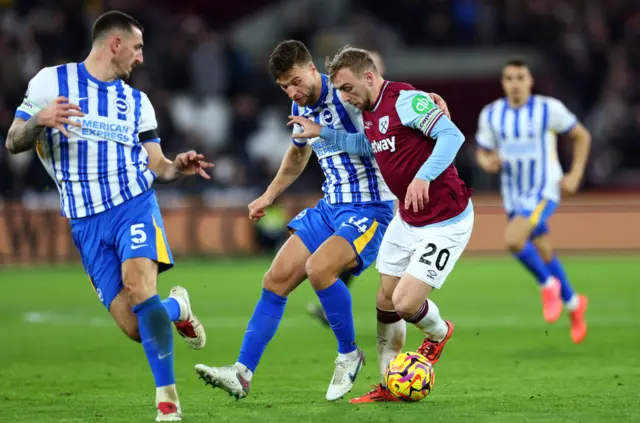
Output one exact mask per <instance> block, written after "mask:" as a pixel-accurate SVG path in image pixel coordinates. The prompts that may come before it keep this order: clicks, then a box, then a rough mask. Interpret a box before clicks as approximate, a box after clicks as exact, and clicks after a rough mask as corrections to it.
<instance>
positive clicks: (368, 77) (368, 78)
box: [364, 71, 373, 87]
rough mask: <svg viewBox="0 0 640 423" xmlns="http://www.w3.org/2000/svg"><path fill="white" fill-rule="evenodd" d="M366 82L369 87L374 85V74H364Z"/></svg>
mask: <svg viewBox="0 0 640 423" xmlns="http://www.w3.org/2000/svg"><path fill="white" fill-rule="evenodd" d="M364 82H365V84H367V86H369V87H370V86H372V85H373V72H371V71H369V72H365V73H364Z"/></svg>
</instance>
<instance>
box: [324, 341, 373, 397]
mask: <svg viewBox="0 0 640 423" xmlns="http://www.w3.org/2000/svg"><path fill="white" fill-rule="evenodd" d="M355 353H356V354H355V357H354V358H350V359H349V358H347V359H342V358H340V357H339V356H338V358H336V369H335V371H334V372H333V378H332V379H331V383H330V384H329V389H328V390H327V400H328V401H335V400H338V399H340V398H342V397H344V396H345V395H347V394H348V393H349V391H351V388H352V387H353V384H354V383H355V381H356V378H357V377H358V373H360V369H362V366H363V365H364V364H365V355H364V352H363V351H362V350H361V349H360V348H358V349H356V351H355Z"/></svg>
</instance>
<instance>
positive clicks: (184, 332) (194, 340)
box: [169, 286, 207, 350]
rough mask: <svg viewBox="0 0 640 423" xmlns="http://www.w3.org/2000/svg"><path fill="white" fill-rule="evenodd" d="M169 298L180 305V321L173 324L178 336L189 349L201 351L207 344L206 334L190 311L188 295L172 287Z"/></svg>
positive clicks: (179, 287)
mask: <svg viewBox="0 0 640 423" xmlns="http://www.w3.org/2000/svg"><path fill="white" fill-rule="evenodd" d="M169 297H171V298H174V299H175V300H176V301H178V304H180V320H178V321H177V322H173V324H174V325H175V327H176V329H177V331H178V334H179V335H180V336H181V337H182V338H183V339H184V340H185V341H186V342H187V344H189V346H190V347H191V348H193V349H194V350H201V349H202V348H204V346H205V345H206V343H207V334H206V333H205V331H204V326H202V323H200V321H199V320H198V318H197V317H196V315H195V314H193V311H192V310H191V301H190V300H189V293H188V292H187V290H186V289H185V288H183V287H181V286H174V287H173V288H171V292H170V293H169Z"/></svg>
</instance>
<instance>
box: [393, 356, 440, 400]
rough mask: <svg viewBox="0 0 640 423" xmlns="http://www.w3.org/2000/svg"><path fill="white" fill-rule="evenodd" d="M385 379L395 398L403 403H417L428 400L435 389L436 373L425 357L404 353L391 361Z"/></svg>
mask: <svg viewBox="0 0 640 423" xmlns="http://www.w3.org/2000/svg"><path fill="white" fill-rule="evenodd" d="M384 378H385V382H386V384H387V389H389V392H391V393H392V394H393V396H395V397H396V398H398V399H400V400H402V401H407V402H416V401H420V400H422V399H424V398H426V397H427V395H429V392H431V389H433V383H434V382H435V373H434V371H433V366H431V363H429V361H428V360H427V359H426V358H425V357H424V356H423V355H421V354H418V353H417V352H404V353H401V354H398V355H397V356H395V357H394V359H393V360H391V362H390V363H389V366H388V367H387V370H386V372H385V375H384Z"/></svg>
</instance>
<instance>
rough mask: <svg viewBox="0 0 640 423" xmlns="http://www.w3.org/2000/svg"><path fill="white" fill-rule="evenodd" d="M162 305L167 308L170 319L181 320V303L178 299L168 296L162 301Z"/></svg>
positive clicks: (173, 320)
mask: <svg viewBox="0 0 640 423" xmlns="http://www.w3.org/2000/svg"><path fill="white" fill-rule="evenodd" d="M162 305H163V306H164V308H165V309H166V310H167V314H168V315H169V320H170V321H172V322H177V321H178V320H180V304H178V301H176V299H175V298H171V297H169V298H166V299H165V300H164V301H162Z"/></svg>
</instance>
